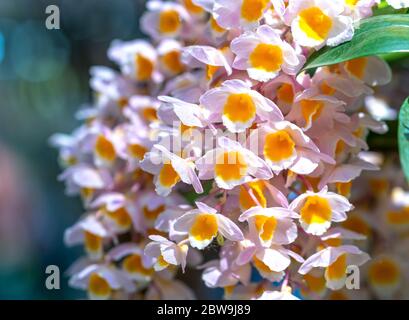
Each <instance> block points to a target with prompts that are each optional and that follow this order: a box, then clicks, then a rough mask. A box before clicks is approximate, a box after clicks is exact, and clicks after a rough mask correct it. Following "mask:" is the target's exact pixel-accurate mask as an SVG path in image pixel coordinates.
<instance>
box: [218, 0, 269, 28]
mask: <svg viewBox="0 0 409 320" xmlns="http://www.w3.org/2000/svg"><path fill="white" fill-rule="evenodd" d="M270 5H271V2H270V0H215V1H214V5H213V8H212V11H213V17H214V18H215V20H216V22H217V23H218V25H220V26H221V27H223V28H225V29H236V28H243V29H247V30H248V29H254V28H256V27H257V26H258V25H259V22H260V20H261V19H262V18H263V16H264V14H265V13H266V12H267V10H268V9H269V8H270Z"/></svg>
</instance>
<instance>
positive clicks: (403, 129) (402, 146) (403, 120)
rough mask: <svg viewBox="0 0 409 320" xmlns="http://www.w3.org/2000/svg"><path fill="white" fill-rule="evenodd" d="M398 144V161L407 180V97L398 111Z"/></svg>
mask: <svg viewBox="0 0 409 320" xmlns="http://www.w3.org/2000/svg"><path fill="white" fill-rule="evenodd" d="M398 144H399V157H400V163H401V165H402V169H403V172H404V174H405V177H406V180H407V181H408V182H409V98H408V99H406V101H405V102H404V103H403V105H402V107H401V109H400V112H399V125H398Z"/></svg>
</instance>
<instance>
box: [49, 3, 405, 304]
mask: <svg viewBox="0 0 409 320" xmlns="http://www.w3.org/2000/svg"><path fill="white" fill-rule="evenodd" d="M378 2H379V1H376V0H358V1H349V0H331V1H326V0H302V1H300V0H288V1H284V0H180V1H163V2H161V1H156V0H149V1H148V2H147V12H146V13H145V14H144V15H143V16H142V18H141V29H142V31H144V32H145V33H146V34H147V35H149V37H150V38H151V41H148V40H145V39H138V40H134V41H129V42H122V41H114V42H113V43H112V45H111V47H110V48H109V51H108V57H109V58H110V59H111V60H112V61H113V62H114V63H116V64H117V65H118V67H119V68H118V69H119V70H120V71H116V70H113V69H109V68H106V67H101V66H98V67H93V68H92V69H91V81H90V85H91V88H92V90H93V92H94V104H93V105H90V106H85V107H84V108H82V109H81V110H80V111H79V112H78V114H77V117H78V118H79V119H81V120H83V124H82V125H81V126H80V127H79V128H78V129H76V130H75V131H74V132H73V133H72V134H71V135H62V134H57V135H54V136H53V137H52V139H51V140H52V143H53V144H54V145H55V146H57V147H58V148H59V150H60V160H61V163H62V166H63V167H64V171H63V173H62V174H61V176H60V179H61V180H62V181H64V182H65V184H66V189H67V193H68V194H69V195H78V194H79V195H81V197H82V200H83V203H84V207H85V209H86V213H85V214H84V216H83V217H81V218H80V220H79V221H78V222H77V223H76V224H75V225H73V226H72V227H70V228H69V229H68V230H66V233H65V242H66V244H67V245H69V246H72V245H83V246H84V248H85V252H86V256H85V257H83V258H81V259H80V260H78V261H77V262H76V263H74V265H73V266H72V267H71V268H70V269H69V270H68V274H69V276H70V281H69V282H70V285H71V286H73V287H75V288H79V289H83V290H86V291H87V292H88V295H89V297H90V298H95V299H108V298H112V299H115V298H117V299H193V298H194V297H195V295H194V292H193V290H192V289H191V288H190V287H189V286H188V285H186V281H185V282H182V281H181V280H180V278H184V279H186V276H185V275H183V273H185V272H186V273H187V276H189V272H188V271H189V269H192V268H194V269H199V270H202V280H203V281H204V283H205V284H206V286H208V287H210V288H222V289H224V297H225V298H226V299H231V298H233V299H297V297H296V295H297V296H298V297H300V295H301V296H302V298H315V297H317V296H319V297H323V295H321V294H318V293H321V291H322V292H324V291H325V292H327V289H329V290H330V291H331V290H340V289H341V288H343V286H344V284H345V279H346V269H347V267H348V266H349V265H355V266H361V265H363V264H364V263H365V262H366V261H367V260H368V259H369V256H368V254H366V253H365V252H364V251H362V250H361V249H362V248H359V247H358V246H356V245H354V241H357V240H362V239H363V238H364V236H365V234H362V233H360V232H356V231H353V230H350V229H348V228H347V227H345V226H347V225H345V226H344V224H345V223H346V222H348V221H349V217H348V216H349V212H350V211H351V210H352V209H353V208H354V207H353V205H352V204H351V202H350V201H349V200H348V198H349V197H350V195H351V186H352V182H353V181H355V179H356V178H358V177H359V176H360V175H361V172H362V171H363V170H369V171H372V170H377V168H378V167H377V165H376V164H374V163H373V162H371V161H368V159H367V158H365V157H364V156H363V154H364V153H363V151H366V150H367V149H368V146H367V144H366V142H365V139H366V136H367V134H368V132H369V131H374V132H377V133H383V132H385V131H386V130H387V128H386V125H385V124H384V123H383V122H380V121H376V120H374V119H373V118H372V117H371V115H370V114H369V113H368V112H367V111H366V109H365V107H364V99H365V97H367V96H370V95H372V94H373V92H374V91H373V87H374V86H378V85H383V84H386V83H388V82H389V81H390V79H391V71H390V69H389V67H388V65H387V64H386V63H385V62H384V61H383V60H381V59H380V58H378V57H365V58H359V59H355V60H351V61H347V62H343V63H339V64H335V65H332V66H328V67H322V68H319V69H318V70H316V72H315V73H314V74H313V75H312V74H308V73H306V72H303V71H302V68H303V65H304V64H305V62H306V59H307V58H308V57H309V55H311V54H312V53H313V52H314V51H316V50H318V49H320V48H322V47H324V46H336V45H338V44H340V43H343V42H345V41H348V40H350V39H351V38H352V36H353V34H354V28H355V27H356V26H357V25H359V24H358V22H359V20H360V19H362V18H365V17H368V16H370V15H371V14H372V8H373V7H374V6H376V5H377V4H378ZM388 2H389V3H390V4H391V5H394V6H395V7H402V6H405V5H408V4H407V3H404V1H388ZM406 2H407V1H406ZM354 184H355V183H354ZM318 284H319V285H322V286H320V290H319V291H320V292H318V293H317V286H318ZM299 292H301V293H299Z"/></svg>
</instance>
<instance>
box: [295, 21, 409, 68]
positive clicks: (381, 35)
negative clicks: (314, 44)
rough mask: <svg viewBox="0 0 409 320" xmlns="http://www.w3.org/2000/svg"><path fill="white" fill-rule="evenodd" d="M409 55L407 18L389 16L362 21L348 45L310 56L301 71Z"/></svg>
mask: <svg viewBox="0 0 409 320" xmlns="http://www.w3.org/2000/svg"><path fill="white" fill-rule="evenodd" d="M394 52H409V15H408V14H391V15H382V16H376V17H371V18H368V19H364V20H361V22H360V25H359V27H357V28H356V30H355V34H354V37H353V38H352V40H351V41H348V42H345V43H342V44H340V45H339V46H337V47H324V48H322V49H321V50H319V51H317V52H315V53H313V54H312V55H311V56H310V58H309V59H308V61H307V63H306V64H305V66H304V68H303V70H308V69H313V68H318V67H322V66H327V65H331V64H336V63H340V62H344V61H348V60H351V59H356V58H361V57H366V56H373V55H382V54H387V53H394Z"/></svg>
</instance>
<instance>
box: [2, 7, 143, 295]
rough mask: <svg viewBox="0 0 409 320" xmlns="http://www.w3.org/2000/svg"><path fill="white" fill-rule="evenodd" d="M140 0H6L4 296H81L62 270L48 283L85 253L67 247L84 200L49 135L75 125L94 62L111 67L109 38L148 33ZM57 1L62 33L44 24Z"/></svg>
mask: <svg viewBox="0 0 409 320" xmlns="http://www.w3.org/2000/svg"><path fill="white" fill-rule="evenodd" d="M144 2H145V1H142V0H83V1H78V0H53V1H51V0H1V1H0V97H1V98H0V146H2V147H1V148H0V184H1V185H2V186H4V185H5V184H7V188H6V189H4V188H0V192H2V193H3V196H2V197H0V202H3V206H2V204H1V203H0V215H2V216H1V217H0V221H2V223H3V222H4V220H6V222H4V223H3V225H4V228H0V241H2V244H1V245H0V298H3V299H4V298H6V299H10V298H19V299H32V298H34V299H66V298H77V297H83V295H81V293H79V292H77V291H74V290H71V289H69V288H68V287H67V278H65V277H64V276H63V275H62V277H61V289H60V290H53V291H50V290H47V289H46V288H45V285H44V281H45V278H46V274H45V268H46V266H47V265H50V264H54V265H57V266H59V267H60V270H61V274H63V272H64V270H65V269H66V268H67V267H68V266H69V264H70V263H72V262H73V261H74V260H75V259H76V257H78V256H79V254H80V249H78V250H76V249H67V248H65V247H64V245H63V242H62V235H63V232H64V229H65V228H66V227H67V226H69V225H71V224H72V223H73V222H74V221H75V220H76V219H77V218H78V216H79V215H80V214H81V213H82V208H81V205H80V202H79V200H78V199H72V198H68V197H66V196H65V195H64V188H63V184H62V183H59V182H58V181H57V178H56V177H57V175H58V174H59V173H60V168H59V167H58V163H57V152H56V151H55V150H53V149H51V148H50V147H49V145H48V143H47V140H48V138H49V136H50V135H51V134H53V133H55V132H70V131H71V130H72V129H74V128H75V127H76V126H77V125H78V123H77V121H75V119H74V113H75V111H76V110H77V109H78V108H79V106H80V105H81V104H83V103H85V102H89V101H90V91H89V86H88V80H89V73H88V71H89V68H90V66H91V65H111V64H110V63H109V61H108V60H107V57H106V50H107V48H108V46H109V44H110V42H111V41H112V40H113V39H116V38H120V39H132V38H136V37H140V36H142V35H141V34H140V33H139V31H138V29H139V28H138V19H139V17H140V15H141V14H142V12H143V11H144ZM51 4H53V5H57V6H58V7H59V8H60V14H61V29H60V30H48V29H47V28H46V27H45V20H46V18H47V15H46V13H45V10H46V7H47V6H48V5H51ZM6 173H7V174H6ZM6 175H7V179H10V180H11V182H10V181H9V180H6V181H5V178H6ZM10 186H12V187H10ZM4 190H6V191H4ZM4 192H6V193H5V194H4ZM11 198H13V199H14V198H15V199H16V200H15V202H16V205H14V206H13V205H10V203H11V202H10V199H11ZM19 204H21V205H19ZM2 211H4V212H5V213H4V212H2ZM7 219H8V220H7ZM14 228H15V230H17V231H15V232H12V231H11V230H14ZM1 232H2V233H1ZM11 248H12V249H11ZM11 250H12V251H13V252H14V254H11V255H10V254H9V252H10V251H11Z"/></svg>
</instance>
